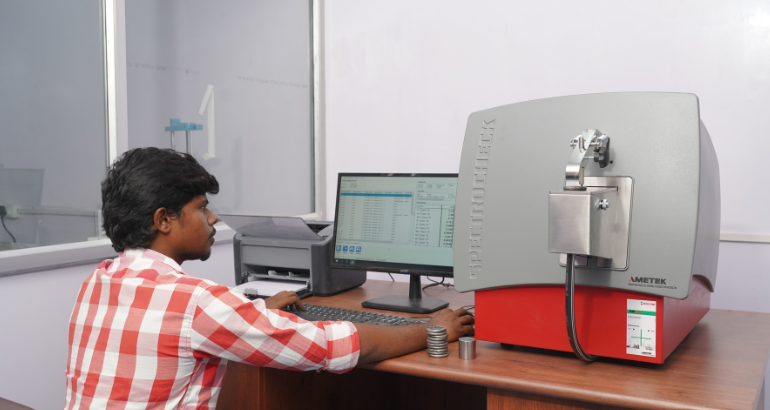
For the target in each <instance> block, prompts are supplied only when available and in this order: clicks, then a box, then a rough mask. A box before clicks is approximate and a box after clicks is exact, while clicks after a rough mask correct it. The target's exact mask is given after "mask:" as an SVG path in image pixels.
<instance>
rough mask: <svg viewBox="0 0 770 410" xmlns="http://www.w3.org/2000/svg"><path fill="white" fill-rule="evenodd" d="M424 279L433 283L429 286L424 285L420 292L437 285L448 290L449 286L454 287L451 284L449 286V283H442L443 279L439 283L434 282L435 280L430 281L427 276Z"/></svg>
mask: <svg viewBox="0 0 770 410" xmlns="http://www.w3.org/2000/svg"><path fill="white" fill-rule="evenodd" d="M426 278H427V279H428V280H429V281H431V282H433V283H431V284H430V285H425V286H424V287H423V288H422V290H425V289H427V288H431V287H433V286H438V285H441V286H446V287H447V288H448V287H450V286H454V285H453V284H451V283H444V278H441V282H436V281H435V280H433V279H431V278H430V277H429V276H426Z"/></svg>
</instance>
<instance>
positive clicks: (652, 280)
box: [628, 276, 666, 285]
mask: <svg viewBox="0 0 770 410" xmlns="http://www.w3.org/2000/svg"><path fill="white" fill-rule="evenodd" d="M628 281H629V282H635V283H651V284H655V285H665V284H666V279H663V278H643V277H639V276H631V279H629V280H628Z"/></svg>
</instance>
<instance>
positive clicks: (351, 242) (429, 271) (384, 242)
mask: <svg viewBox="0 0 770 410" xmlns="http://www.w3.org/2000/svg"><path fill="white" fill-rule="evenodd" d="M456 191H457V174H364V173H358V174H356V173H341V174H339V176H338V178H337V208H336V213H335V217H334V241H335V243H334V256H333V258H332V267H334V268H340V269H358V270H368V271H378V272H392V273H404V274H409V275H410V284H409V296H408V297H407V296H406V295H387V296H382V297H379V298H375V299H371V300H368V301H366V302H363V303H362V306H364V307H367V308H372V309H384V310H395V311H401V312H411V313H430V312H435V311H436V310H439V309H443V308H445V307H447V306H448V303H447V302H446V301H444V300H441V299H437V298H427V297H426V298H423V297H422V288H421V282H420V276H421V275H422V276H441V277H451V276H452V273H453V269H454V267H453V260H452V240H453V236H454V209H455V194H456Z"/></svg>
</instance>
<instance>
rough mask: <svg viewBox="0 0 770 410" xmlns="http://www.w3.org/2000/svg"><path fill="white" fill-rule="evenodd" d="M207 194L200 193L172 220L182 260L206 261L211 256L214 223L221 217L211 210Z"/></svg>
mask: <svg viewBox="0 0 770 410" xmlns="http://www.w3.org/2000/svg"><path fill="white" fill-rule="evenodd" d="M208 204H209V200H208V198H206V195H198V196H196V197H195V198H193V200H192V201H190V202H188V203H187V205H185V206H184V208H182V211H181V212H180V213H179V216H178V217H177V218H175V219H173V220H172V222H171V223H172V224H174V225H175V226H174V228H173V229H172V232H173V242H174V248H175V249H176V250H177V253H178V255H179V256H180V257H181V259H182V260H195V259H200V260H202V261H205V260H206V259H208V258H209V256H211V245H213V244H214V234H215V233H216V232H217V230H216V229H214V224H215V223H217V221H218V220H219V218H217V216H216V215H215V214H214V213H213V212H211V211H209V209H208V208H207V206H208Z"/></svg>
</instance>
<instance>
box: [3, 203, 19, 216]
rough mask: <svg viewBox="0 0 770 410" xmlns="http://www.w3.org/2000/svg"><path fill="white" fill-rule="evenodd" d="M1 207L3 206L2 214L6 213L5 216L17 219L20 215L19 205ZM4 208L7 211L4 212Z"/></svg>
mask: <svg viewBox="0 0 770 410" xmlns="http://www.w3.org/2000/svg"><path fill="white" fill-rule="evenodd" d="M0 208H3V209H1V210H0V214H5V215H4V216H5V217H6V218H8V219H16V218H18V217H19V209H20V208H21V207H20V206H18V205H5V206H0ZM3 210H4V211H5V212H3Z"/></svg>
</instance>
